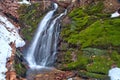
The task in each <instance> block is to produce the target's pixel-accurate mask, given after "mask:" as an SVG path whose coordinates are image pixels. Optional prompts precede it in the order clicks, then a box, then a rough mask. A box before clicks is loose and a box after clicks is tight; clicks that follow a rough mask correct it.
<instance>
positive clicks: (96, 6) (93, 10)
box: [84, 1, 104, 15]
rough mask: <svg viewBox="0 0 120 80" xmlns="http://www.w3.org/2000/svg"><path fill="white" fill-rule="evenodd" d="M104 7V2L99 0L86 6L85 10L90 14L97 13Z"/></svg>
mask: <svg viewBox="0 0 120 80" xmlns="http://www.w3.org/2000/svg"><path fill="white" fill-rule="evenodd" d="M103 8H104V4H103V2H102V1H98V2H97V3H93V4H90V5H89V6H87V7H86V8H85V10H84V11H85V12H86V13H88V14H89V15H93V14H96V13H100V12H101V11H102V10H103Z"/></svg>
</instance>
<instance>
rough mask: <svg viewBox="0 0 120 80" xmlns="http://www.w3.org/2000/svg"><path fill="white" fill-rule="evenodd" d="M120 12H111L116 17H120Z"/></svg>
mask: <svg viewBox="0 0 120 80" xmlns="http://www.w3.org/2000/svg"><path fill="white" fill-rule="evenodd" d="M119 16H120V14H119V13H118V11H116V12H115V13H113V14H111V18H115V17H119Z"/></svg>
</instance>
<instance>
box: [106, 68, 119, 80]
mask: <svg viewBox="0 0 120 80" xmlns="http://www.w3.org/2000/svg"><path fill="white" fill-rule="evenodd" d="M108 76H110V80H120V68H117V67H115V68H112V69H110V70H109V74H108Z"/></svg>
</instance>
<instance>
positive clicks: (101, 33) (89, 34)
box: [79, 19, 120, 47]
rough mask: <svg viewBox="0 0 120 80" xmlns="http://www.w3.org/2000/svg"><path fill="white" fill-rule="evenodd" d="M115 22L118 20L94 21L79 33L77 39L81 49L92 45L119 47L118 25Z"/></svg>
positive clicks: (119, 28)
mask: <svg viewBox="0 0 120 80" xmlns="http://www.w3.org/2000/svg"><path fill="white" fill-rule="evenodd" d="M117 21H119V19H114V20H105V21H96V22H95V23H94V24H92V25H91V26H90V27H88V28H86V29H85V30H84V31H81V32H80V34H79V37H80V43H81V44H82V47H87V46H93V45H95V46H105V45H110V44H111V45H113V46H119V45H120V36H119V34H120V32H119V30H120V27H119V26H120V25H119V23H117ZM111 22H112V23H114V24H112V23H111ZM115 23H116V24H115Z"/></svg>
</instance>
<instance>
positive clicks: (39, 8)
mask: <svg viewBox="0 0 120 80" xmlns="http://www.w3.org/2000/svg"><path fill="white" fill-rule="evenodd" d="M47 10H48V9H46V10H44V9H43V4H42V3H33V4H31V5H25V4H23V5H21V7H20V8H19V10H18V12H19V15H20V20H19V21H20V24H21V27H22V29H21V30H22V31H21V33H22V34H23V36H24V38H25V39H26V40H31V38H32V36H33V33H34V32H35V30H36V28H37V26H38V23H39V22H40V20H41V19H42V17H43V16H44V14H45V13H46V11H47Z"/></svg>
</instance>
